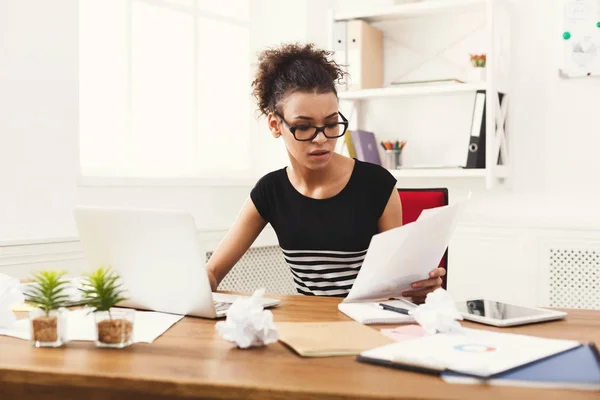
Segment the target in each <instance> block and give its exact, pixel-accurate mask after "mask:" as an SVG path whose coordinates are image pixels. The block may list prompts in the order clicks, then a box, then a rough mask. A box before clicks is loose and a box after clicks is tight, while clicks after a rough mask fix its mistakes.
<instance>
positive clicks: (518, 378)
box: [442, 343, 600, 390]
mask: <svg viewBox="0 0 600 400" xmlns="http://www.w3.org/2000/svg"><path fill="white" fill-rule="evenodd" d="M596 351H597V349H596V348H595V345H594V344H593V343H589V344H585V345H583V346H579V347H576V348H574V349H572V350H569V351H566V352H564V353H560V354H557V355H554V356H552V357H548V358H545V359H542V360H539V361H536V362H534V363H532V364H529V365H526V366H524V367H521V368H517V369H515V370H512V371H509V372H506V373H503V374H500V375H498V376H496V377H495V378H492V379H486V380H482V379H477V378H472V377H468V376H465V375H462V374H458V373H453V372H444V373H442V379H443V380H444V381H445V382H448V383H460V384H483V385H497V386H521V387H530V388H546V389H578V390H600V358H599V357H598V355H597V353H596Z"/></svg>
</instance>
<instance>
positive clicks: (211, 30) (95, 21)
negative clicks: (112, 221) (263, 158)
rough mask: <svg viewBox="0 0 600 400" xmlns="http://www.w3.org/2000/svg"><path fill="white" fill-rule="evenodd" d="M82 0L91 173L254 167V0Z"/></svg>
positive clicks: (85, 169) (85, 148)
mask: <svg viewBox="0 0 600 400" xmlns="http://www.w3.org/2000/svg"><path fill="white" fill-rule="evenodd" d="M224 3H227V5H228V6H227V7H225V6H224ZM79 4H80V9H79V13H80V21H79V107H80V114H79V115H80V123H79V125H80V131H79V137H80V146H79V150H80V166H81V175H82V176H84V177H85V176H93V177H126V178H132V177H142V178H174V177H186V178H190V177H192V178H193V177H217V176H218V177H227V176H233V175H237V174H239V173H240V172H241V171H248V170H249V169H250V167H251V165H250V140H249V139H250V123H251V118H252V111H251V104H252V103H251V98H250V80H251V76H250V37H249V36H250V34H249V21H248V18H249V11H248V8H249V0H235V1H228V2H220V1H219V2H217V1H209V0H118V1H115V0H112V1H107V0H81V1H80V2H79Z"/></svg>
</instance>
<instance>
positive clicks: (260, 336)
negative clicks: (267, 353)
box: [215, 289, 279, 349]
mask: <svg viewBox="0 0 600 400" xmlns="http://www.w3.org/2000/svg"><path fill="white" fill-rule="evenodd" d="M264 293H265V291H264V289H258V290H256V291H255V292H254V294H253V295H252V296H251V297H240V298H238V299H236V300H235V301H234V302H233V304H232V305H231V306H230V307H229V310H227V318H226V319H225V321H219V322H217V324H216V325H215V329H216V330H217V331H218V332H219V334H220V335H221V336H222V337H223V338H224V339H225V340H228V341H230V342H234V343H235V344H236V345H237V346H238V347H239V348H242V349H247V348H248V347H252V346H264V345H267V344H269V343H273V342H276V341H277V340H279V330H278V329H277V328H276V327H275V324H274V323H273V313H271V311H269V310H265V309H264V308H263V306H262V304H261V302H260V298H261V297H262V296H263V295H264Z"/></svg>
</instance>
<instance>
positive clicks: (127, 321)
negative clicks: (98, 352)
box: [94, 308, 135, 349]
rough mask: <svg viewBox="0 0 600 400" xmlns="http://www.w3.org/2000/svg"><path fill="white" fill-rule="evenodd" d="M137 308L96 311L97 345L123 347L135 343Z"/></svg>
mask: <svg viewBox="0 0 600 400" xmlns="http://www.w3.org/2000/svg"><path fill="white" fill-rule="evenodd" d="M134 319H135V310H134V309H128V308H111V309H110V311H96V312H94V322H95V327H96V346H98V347H111V348H117V349H121V348H123V347H127V346H130V345H131V344H132V343H133V323H134Z"/></svg>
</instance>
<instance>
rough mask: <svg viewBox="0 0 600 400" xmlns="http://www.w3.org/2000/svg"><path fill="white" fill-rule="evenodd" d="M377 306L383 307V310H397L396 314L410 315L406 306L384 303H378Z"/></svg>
mask: <svg viewBox="0 0 600 400" xmlns="http://www.w3.org/2000/svg"><path fill="white" fill-rule="evenodd" d="M379 306H380V307H381V308H383V309H384V310H388V311H393V312H397V313H398V314H404V315H410V311H409V310H407V309H406V308H400V307H394V306H392V305H389V304H385V303H379Z"/></svg>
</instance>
